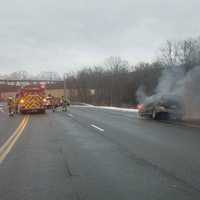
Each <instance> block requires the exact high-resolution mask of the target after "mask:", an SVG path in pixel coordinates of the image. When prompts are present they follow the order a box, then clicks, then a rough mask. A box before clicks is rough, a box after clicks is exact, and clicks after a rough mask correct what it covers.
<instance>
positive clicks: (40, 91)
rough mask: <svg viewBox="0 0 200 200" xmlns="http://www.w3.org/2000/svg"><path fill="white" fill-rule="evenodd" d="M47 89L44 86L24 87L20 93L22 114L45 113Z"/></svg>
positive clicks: (19, 104)
mask: <svg viewBox="0 0 200 200" xmlns="http://www.w3.org/2000/svg"><path fill="white" fill-rule="evenodd" d="M45 102H46V99H45V87H44V86H43V85H28V86H24V87H22V88H21V89H20V91H19V103H18V107H19V111H20V113H45V110H46V107H45Z"/></svg>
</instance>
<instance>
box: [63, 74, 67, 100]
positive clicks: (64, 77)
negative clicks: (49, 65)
mask: <svg viewBox="0 0 200 200" xmlns="http://www.w3.org/2000/svg"><path fill="white" fill-rule="evenodd" d="M63 82H64V99H65V100H66V99H67V92H66V88H67V87H66V73H64V76H63Z"/></svg>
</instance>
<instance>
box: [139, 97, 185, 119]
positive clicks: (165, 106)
mask: <svg viewBox="0 0 200 200" xmlns="http://www.w3.org/2000/svg"><path fill="white" fill-rule="evenodd" d="M138 110H139V111H138V113H139V116H141V117H145V116H148V117H151V118H152V119H154V120H157V119H158V120H159V119H181V118H182V117H183V115H184V109H183V103H182V100H181V99H180V98H179V97H177V96H161V97H158V96H156V97H150V98H147V100H146V101H145V102H144V103H143V104H140V105H138Z"/></svg>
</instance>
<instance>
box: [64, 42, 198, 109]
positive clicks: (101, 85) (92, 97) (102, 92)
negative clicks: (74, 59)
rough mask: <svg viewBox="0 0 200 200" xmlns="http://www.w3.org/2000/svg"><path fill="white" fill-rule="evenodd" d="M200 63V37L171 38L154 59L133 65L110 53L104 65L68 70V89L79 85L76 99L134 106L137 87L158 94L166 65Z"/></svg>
mask: <svg viewBox="0 0 200 200" xmlns="http://www.w3.org/2000/svg"><path fill="white" fill-rule="evenodd" d="M197 65H200V39H199V38H197V39H187V40H184V41H167V42H166V43H165V44H164V45H163V47H162V48H161V49H160V53H159V55H158V58H157V60H156V61H155V62H153V63H139V64H137V65H135V66H131V65H130V64H129V63H128V62H127V61H126V60H123V59H122V58H120V57H110V58H108V59H106V60H105V63H104V64H103V65H102V66H90V67H85V68H83V69H82V70H80V71H78V72H77V73H76V74H67V76H66V83H67V87H68V89H76V91H78V95H77V96H76V97H74V98H72V100H74V101H80V102H86V103H92V104H96V105H111V106H130V105H136V104H137V103H138V99H137V91H138V88H139V87H141V86H142V87H143V90H144V92H145V94H146V95H149V96H150V95H152V94H154V91H155V88H156V86H157V84H158V81H159V78H160V77H161V74H162V71H163V69H164V68H166V67H183V68H184V69H185V70H186V71H188V70H190V69H192V68H193V67H195V66H197Z"/></svg>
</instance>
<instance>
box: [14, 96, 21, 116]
mask: <svg viewBox="0 0 200 200" xmlns="http://www.w3.org/2000/svg"><path fill="white" fill-rule="evenodd" d="M19 101H20V98H19V94H16V96H15V113H16V114H17V113H18V112H19Z"/></svg>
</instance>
